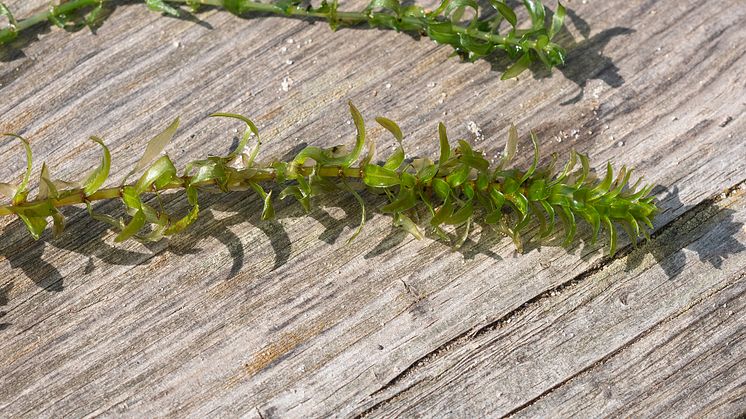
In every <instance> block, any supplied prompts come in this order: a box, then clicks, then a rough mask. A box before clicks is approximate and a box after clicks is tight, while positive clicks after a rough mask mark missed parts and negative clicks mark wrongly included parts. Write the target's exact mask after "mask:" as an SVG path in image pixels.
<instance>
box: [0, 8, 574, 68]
mask: <svg viewBox="0 0 746 419" xmlns="http://www.w3.org/2000/svg"><path fill="white" fill-rule="evenodd" d="M144 3H145V4H146V5H147V6H148V7H149V8H150V9H151V10H154V11H158V12H162V13H164V14H167V15H171V16H177V17H178V16H183V15H184V14H186V13H189V12H188V11H187V10H186V9H185V7H183V6H188V8H190V9H191V10H192V11H197V10H198V8H199V7H200V6H210V7H218V8H223V9H225V10H227V11H229V12H231V13H233V14H236V15H239V16H244V15H246V14H250V13H259V14H275V15H279V16H285V17H296V18H313V19H321V20H326V21H327V22H328V23H329V25H330V26H331V27H332V29H335V30H336V29H337V28H339V27H345V26H359V25H362V24H368V25H369V26H371V27H375V28H379V29H393V30H396V31H402V32H408V33H413V34H418V35H421V36H426V37H429V38H430V39H432V40H434V41H436V42H438V43H441V44H448V45H451V46H452V47H453V48H454V49H455V51H456V53H457V54H458V55H460V56H461V57H462V58H464V59H467V60H470V61H474V60H476V59H478V58H482V57H486V56H489V55H491V54H492V53H493V52H495V51H497V50H501V51H504V52H505V53H506V54H507V55H508V57H509V58H510V59H512V60H514V64H513V65H512V66H511V67H510V68H508V69H507V70H506V71H505V73H504V74H503V78H511V77H515V76H517V75H518V74H520V73H521V72H522V71H524V70H525V69H526V68H528V67H529V65H530V64H531V62H532V61H537V60H538V61H540V62H542V63H543V64H544V65H545V66H546V67H548V68H551V67H553V66H557V65H560V64H563V63H564V59H565V51H564V49H563V48H562V47H561V46H559V45H557V44H555V43H553V42H551V40H552V38H554V36H555V35H556V34H557V32H558V31H559V30H560V28H561V27H562V25H563V21H564V17H565V13H566V11H565V8H564V7H563V6H562V4H558V6H557V10H556V12H555V14H554V16H553V18H552V19H551V22H549V23H547V20H548V19H547V18H546V11H545V8H544V6H543V5H542V3H541V1H539V0H524V1H523V3H524V6H525V7H526V9H527V10H528V14H529V16H530V18H531V26H530V27H529V28H527V29H518V28H517V24H518V22H517V18H516V13H515V12H514V11H513V9H512V8H510V7H509V6H508V5H507V4H506V3H505V2H504V1H503V0H490V5H491V7H492V13H494V14H493V15H490V14H489V13H488V14H486V15H485V14H484V13H482V16H480V11H482V12H484V11H483V10H481V7H482V6H480V5H479V4H478V3H477V2H476V0H442V3H441V4H440V5H439V6H438V7H437V8H436V9H435V10H434V11H429V10H425V9H423V8H422V7H419V6H415V5H411V6H404V5H402V4H400V3H399V0H372V1H371V3H370V4H369V5H368V7H366V8H365V9H363V10H362V11H339V10H337V7H338V3H337V0H333V1H332V2H328V1H327V0H322V2H321V4H320V5H319V6H318V7H312V6H310V5H308V4H306V3H304V2H303V1H302V0H275V1H272V2H268V3H262V2H256V1H248V0H144ZM174 6H176V7H174ZM104 7H109V4H108V3H107V2H106V1H104V0H71V1H69V2H66V3H62V4H61V5H59V6H50V7H49V8H47V9H46V10H43V11H41V12H38V13H36V14H34V15H32V16H30V17H28V18H25V19H21V20H16V18H15V17H14V16H13V14H12V12H11V11H10V9H9V8H8V7H6V6H5V5H3V4H2V3H0V15H6V16H7V18H8V19H9V23H10V24H9V26H8V27H7V28H5V29H2V30H0V45H2V44H5V43H8V42H10V41H11V40H13V39H14V38H15V37H16V36H17V35H18V34H19V33H21V32H23V31H25V30H27V29H29V28H31V27H32V26H35V25H39V24H42V23H44V22H51V23H53V24H54V25H56V26H59V27H61V28H79V27H81V26H83V25H87V26H90V27H95V26H97V25H98V24H100V20H101V19H100V16H101V15H102V11H103V10H104ZM469 11H473V17H470V18H469V19H464V16H465V14H468V13H469ZM84 12H87V13H85V14H84ZM80 16H82V17H80ZM484 16H486V17H484ZM505 21H507V22H508V25H509V30H507V31H506V32H503V33H502V34H501V33H499V32H500V26H501V23H502V22H505Z"/></svg>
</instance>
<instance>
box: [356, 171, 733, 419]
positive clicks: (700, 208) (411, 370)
mask: <svg viewBox="0 0 746 419" xmlns="http://www.w3.org/2000/svg"><path fill="white" fill-rule="evenodd" d="M745 185H746V179H743V180H741V181H740V182H738V183H736V184H735V185H733V186H731V187H729V188H726V189H725V190H724V191H722V192H721V193H718V194H715V195H713V196H711V197H710V198H708V199H705V200H703V201H702V202H700V203H699V204H697V205H694V206H693V207H691V208H689V209H688V210H686V211H684V212H683V213H682V214H680V215H679V216H677V217H675V218H674V219H672V220H671V221H669V222H668V223H667V224H665V225H664V226H661V227H660V228H659V229H658V230H657V231H655V232H654V233H653V234H651V236H650V242H653V241H655V240H656V239H657V238H658V237H660V236H661V235H663V234H665V233H666V232H667V231H669V230H671V229H675V228H677V227H679V226H681V225H684V224H686V223H687V222H688V221H689V220H691V219H693V218H696V217H697V215H698V214H700V213H702V212H706V211H708V210H709V208H711V207H712V206H713V205H715V204H717V203H718V202H720V201H722V200H724V199H726V198H729V197H730V196H732V195H733V194H734V193H735V192H736V191H738V190H740V189H741V188H743V187H744V186H745ZM682 248H683V247H682ZM635 249H636V244H632V243H629V244H627V245H626V246H624V247H623V248H621V249H619V251H618V252H617V253H616V254H615V255H614V256H613V257H609V256H604V257H603V258H601V260H599V261H598V262H597V263H595V264H593V265H591V266H590V267H589V268H588V269H587V270H585V271H583V272H581V273H579V274H578V275H576V276H575V277H573V278H571V279H569V280H567V281H565V282H563V283H561V284H559V285H557V286H555V287H553V288H551V289H549V290H546V291H544V292H542V293H539V294H537V295H535V296H534V297H532V298H530V299H528V300H526V301H525V302H524V303H523V304H521V305H519V306H518V307H516V308H514V309H513V310H511V311H509V312H508V313H506V314H505V315H503V316H501V317H500V318H498V319H497V320H495V321H492V322H490V323H488V324H486V325H484V326H482V327H480V328H478V329H476V331H475V330H467V331H465V332H463V333H461V334H459V335H458V336H456V337H454V338H453V339H450V340H448V341H447V342H445V343H443V344H442V345H440V346H438V347H437V348H435V349H434V350H432V351H430V352H428V353H427V354H425V355H423V356H422V357H420V358H418V359H417V360H416V361H414V362H413V363H411V364H410V365H409V366H408V367H407V368H405V369H404V370H403V371H402V372H400V373H399V374H397V375H396V376H395V377H394V378H392V379H391V380H389V381H388V382H387V383H386V384H384V385H383V386H382V387H381V388H379V389H378V390H376V391H375V392H373V393H372V394H371V395H370V398H375V397H376V396H377V395H380V394H381V393H384V392H386V391H387V390H389V389H391V388H393V387H395V386H396V385H397V384H399V383H400V382H401V381H402V380H404V378H405V377H407V376H411V375H414V374H416V370H417V369H418V368H420V366H422V365H425V364H428V363H430V362H432V361H434V360H436V359H438V358H440V357H442V356H443V354H445V353H446V352H451V351H453V350H454V348H455V347H461V346H463V345H465V344H466V343H467V342H469V341H471V340H474V339H476V338H478V337H480V336H482V335H484V334H486V333H489V332H491V331H494V330H496V329H498V328H500V327H502V326H503V325H505V324H506V323H509V322H510V321H511V320H512V319H513V318H515V317H517V316H520V315H521V314H522V313H524V312H525V311H526V310H528V309H529V308H530V307H531V306H533V305H534V304H537V303H538V302H539V301H541V300H543V299H544V298H546V297H553V296H556V295H557V294H559V293H560V292H562V291H564V290H565V289H567V288H570V287H572V286H575V285H577V284H578V283H580V282H582V281H583V280H585V279H587V278H589V277H591V276H593V275H594V274H596V273H598V272H600V271H602V270H603V269H604V268H605V267H606V266H608V265H609V264H610V263H612V262H614V261H615V260H618V259H622V258H625V257H627V256H628V255H629V254H630V253H632V251H633V250H635ZM743 277H744V275H741V277H739V280H740V278H743ZM730 285H732V284H731V283H729V284H727V285H726V286H725V287H723V288H719V289H718V290H717V291H714V292H712V293H710V294H708V295H707V296H705V297H702V298H701V299H698V300H696V301H695V302H693V303H692V304H691V305H690V306H689V307H687V308H686V309H684V310H683V311H681V312H679V313H677V314H675V315H672V316H669V317H667V318H666V319H664V320H662V321H661V322H658V323H656V324H654V325H653V326H651V327H650V328H648V329H646V330H644V331H643V332H641V333H640V334H638V335H637V336H635V337H634V338H632V339H631V340H629V341H628V342H627V343H625V344H624V345H622V346H620V347H619V348H617V349H616V350H614V351H613V352H610V353H609V354H607V355H606V356H604V357H603V358H601V359H600V360H599V361H597V362H595V363H593V364H591V365H589V366H587V367H586V368H583V369H582V370H580V371H578V372H577V373H575V374H573V375H572V376H570V377H568V378H567V379H565V380H563V381H562V382H560V383H558V384H556V385H554V386H552V387H550V388H549V389H547V390H545V391H544V392H542V393H541V394H540V395H538V396H537V397H535V398H533V399H531V400H529V401H527V402H526V403H524V404H522V405H520V406H518V407H517V408H515V409H513V410H511V411H510V412H508V413H507V414H506V415H505V416H511V415H513V414H515V413H517V412H519V411H520V410H522V409H525V408H527V407H529V406H530V405H531V404H533V403H535V402H537V401H538V400H540V399H541V398H542V397H544V396H546V395H548V394H550V393H551V392H552V391H554V390H556V389H557V388H560V387H561V386H563V385H564V384H565V383H567V382H569V381H571V380H572V379H574V378H575V377H577V376H579V375H581V374H583V373H584V372H587V371H589V370H591V369H593V368H595V367H596V366H598V365H599V364H603V363H604V362H606V361H608V360H609V359H611V358H613V357H614V356H616V355H618V354H619V353H621V352H622V351H624V349H625V348H628V347H630V346H631V345H634V344H635V343H636V342H638V341H639V340H640V339H642V338H644V337H645V336H647V335H648V334H649V333H651V332H652V330H653V329H655V328H656V327H657V326H658V325H660V324H663V323H666V322H669V321H671V320H673V319H675V318H676V317H678V316H680V315H682V314H684V313H686V312H687V311H688V310H689V309H691V308H692V307H693V306H695V305H696V304H698V303H699V302H701V301H702V300H704V299H706V298H709V297H710V296H712V295H714V294H716V293H718V292H720V291H722V289H724V288H726V287H728V286H730ZM419 381H420V380H417V381H415V382H413V383H410V384H409V385H407V386H405V387H404V388H402V389H398V390H396V391H395V392H394V393H393V394H392V395H391V396H389V397H387V398H385V399H383V400H381V401H379V402H377V403H375V404H374V405H373V406H371V407H369V408H368V409H366V410H364V411H363V412H362V413H360V414H359V415H358V416H356V417H357V418H362V417H366V416H368V415H369V414H370V413H372V412H374V411H375V410H377V409H379V408H380V407H381V406H383V405H385V404H387V403H389V402H390V401H391V400H393V399H394V398H396V397H397V396H399V395H400V394H402V393H403V392H405V391H407V390H408V389H409V388H411V387H413V386H414V385H416V384H417V383H418V382H419Z"/></svg>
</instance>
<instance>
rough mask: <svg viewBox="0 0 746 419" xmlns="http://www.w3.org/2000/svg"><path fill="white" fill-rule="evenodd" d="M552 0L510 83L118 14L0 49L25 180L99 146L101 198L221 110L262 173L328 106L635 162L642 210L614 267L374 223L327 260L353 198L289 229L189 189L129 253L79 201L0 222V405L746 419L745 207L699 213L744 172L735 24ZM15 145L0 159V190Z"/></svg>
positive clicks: (223, 127) (311, 136) (420, 141)
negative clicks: (108, 174)
mask: <svg viewBox="0 0 746 419" xmlns="http://www.w3.org/2000/svg"><path fill="white" fill-rule="evenodd" d="M9 5H10V6H11V7H12V8H18V10H19V15H26V14H28V13H30V12H32V11H34V10H38V9H39V8H40V7H45V6H44V5H45V2H41V1H39V2H37V1H34V2H9ZM567 5H568V6H569V8H570V9H572V11H573V13H571V14H570V16H571V17H572V19H570V22H569V24H568V31H567V32H564V33H563V34H562V37H563V39H564V43H565V44H566V45H570V44H572V45H573V47H572V48H571V52H570V55H569V57H568V61H569V63H568V65H567V66H566V67H565V68H563V69H561V70H557V71H555V72H553V74H552V75H551V77H546V76H547V75H546V74H544V73H542V72H541V71H540V70H539V71H538V72H537V73H535V75H534V76H532V75H528V76H522V77H521V78H520V80H518V81H507V82H501V81H500V80H498V79H499V73H497V72H495V71H493V67H495V68H499V67H500V66H501V65H500V63H494V64H491V63H489V62H484V61H483V62H478V63H474V64H467V63H461V62H459V61H458V60H456V59H453V58H449V54H450V51H449V50H448V48H446V47H438V46H437V45H434V44H433V43H431V42H429V41H425V40H421V41H417V40H415V39H412V38H411V37H408V36H406V35H403V34H396V33H388V32H382V31H374V30H367V29H366V30H358V29H343V30H340V31H339V32H337V33H332V32H331V31H330V30H329V29H328V28H327V27H326V26H325V25H320V24H310V23H309V22H305V21H291V20H287V19H283V18H264V17H263V18H256V19H239V18H236V17H233V16H230V15H229V14H227V13H225V12H220V11H217V10H211V11H205V12H203V13H201V14H200V15H199V18H200V22H192V21H187V20H176V19H169V18H164V17H160V16H157V15H155V14H153V13H149V12H147V10H146V9H145V8H144V7H143V6H141V5H125V6H120V7H118V8H117V9H116V11H115V12H114V13H113V14H112V15H111V17H110V18H109V19H108V20H107V21H106V23H105V24H104V25H103V26H102V27H101V28H100V29H99V30H98V32H97V34H96V35H92V34H90V33H88V32H86V31H81V32H77V33H73V34H70V33H65V32H61V31H59V30H51V31H48V33H41V34H39V39H38V40H36V41H34V42H31V43H29V44H28V45H26V46H24V47H23V48H22V49H21V53H18V52H16V53H10V54H5V55H4V56H3V57H2V58H1V59H2V60H3V62H0V83H1V84H2V86H0V97H2V100H1V101H0V114H1V115H2V118H1V120H0V131H3V132H5V131H15V132H18V133H21V134H23V135H25V136H27V137H28V138H30V139H31V141H32V146H33V148H34V151H35V153H36V158H37V161H36V163H35V165H34V168H35V173H38V171H39V169H40V167H41V162H42V161H46V162H47V164H48V166H49V167H50V169H51V171H52V173H53V174H55V176H60V177H63V178H65V177H67V178H70V177H73V176H74V175H76V174H80V173H82V172H83V171H84V170H85V169H87V168H88V167H90V166H92V165H93V164H95V163H94V162H95V161H96V159H97V157H96V153H97V152H98V151H97V150H96V149H95V148H93V147H91V146H90V145H89V143H88V141H87V140H86V138H87V137H88V136H89V135H94V134H95V135H100V136H102V137H104V138H105V140H106V141H107V144H109V145H110V147H111V149H112V154H113V156H114V159H115V160H114V167H113V168H112V180H111V182H112V184H113V183H114V182H117V181H119V180H120V179H121V178H122V177H123V176H124V174H125V173H126V172H127V171H128V170H129V168H130V167H131V166H132V164H133V163H134V162H135V161H136V160H137V158H138V157H139V153H140V150H142V149H143V147H144V144H145V142H146V141H147V139H148V138H149V137H150V136H152V135H153V134H155V133H156V132H158V130H160V129H162V128H163V127H165V126H166V125H167V124H168V123H169V122H170V121H171V120H172V118H173V117H175V116H177V115H180V116H181V118H182V119H181V120H182V128H181V129H180V131H179V134H177V140H176V141H175V142H174V143H173V144H172V145H170V146H169V148H168V149H167V151H168V152H169V154H170V155H171V156H172V157H174V158H175V160H176V161H177V163H183V162H186V161H189V160H191V159H195V158H199V157H202V156H204V155H205V154H207V153H210V152H215V153H217V152H225V150H227V149H228V147H229V145H230V144H231V142H232V140H233V137H234V136H235V135H236V134H235V133H234V131H233V129H234V128H238V126H236V125H234V124H231V123H228V122H226V121H219V120H208V119H206V115H207V114H209V113H210V112H214V111H217V110H225V111H235V112H239V113H243V114H246V115H248V116H251V117H252V118H255V119H256V120H257V122H258V123H259V125H260V131H261V133H262V136H263V137H264V140H265V146H264V149H263V153H264V154H263V155H264V156H265V158H267V159H268V158H270V157H279V156H282V155H284V154H286V153H288V152H290V151H291V150H293V149H296V150H297V145H298V144H300V143H309V144H311V143H312V144H319V145H333V144H337V143H340V142H350V141H351V138H352V135H353V128H352V127H351V126H350V125H348V124H347V122H348V119H349V117H348V115H346V109H345V108H346V103H345V101H346V100H348V99H350V100H353V101H354V102H355V104H356V105H357V106H358V108H359V109H360V110H361V111H362V112H363V114H364V115H365V116H366V118H367V121H369V122H372V118H373V117H374V116H376V115H386V116H388V117H389V118H392V119H395V120H397V121H398V122H400V123H401V125H402V128H403V129H404V131H405V132H407V133H408V134H409V136H408V137H407V139H406V140H405V145H406V146H407V148H408V150H409V153H410V155H417V154H421V155H432V154H435V152H436V150H437V141H436V136H435V127H436V124H437V122H438V121H440V120H442V121H444V122H445V123H446V124H447V125H448V126H449V128H450V132H452V134H453V137H454V138H457V137H458V136H464V137H467V138H469V139H473V140H475V141H476V142H477V144H478V146H480V147H481V148H483V149H485V150H487V151H488V152H489V155H490V156H494V155H495V154H496V153H497V152H498V151H499V150H501V148H502V146H503V139H504V138H505V133H506V131H507V127H508V125H509V124H510V122H514V123H516V125H518V127H519V129H520V130H521V131H522V132H524V133H525V132H527V131H528V130H529V129H533V130H535V131H536V132H537V134H538V135H539V138H540V139H541V140H542V148H543V150H544V151H545V152H547V153H548V152H553V151H556V152H558V153H560V154H561V155H562V156H567V154H568V153H569V150H570V149H573V148H574V149H577V150H580V151H582V152H586V153H588V154H590V155H591V157H592V158H593V161H594V162H595V165H596V167H597V168H600V167H602V164H604V162H605V161H606V160H613V161H615V162H618V164H620V165H621V164H632V165H634V166H635V167H636V168H637V170H638V174H640V175H644V176H645V178H646V179H647V180H648V181H649V182H653V183H655V184H657V185H660V186H661V187H660V188H659V189H658V190H659V197H660V206H661V207H662V208H663V213H662V214H661V215H660V216H659V217H658V219H657V220H656V229H657V230H658V231H659V235H658V236H657V237H656V238H655V239H654V240H653V241H652V242H651V243H650V244H649V245H647V246H645V247H642V248H641V249H640V250H625V251H623V252H621V253H620V254H619V255H618V256H617V257H616V258H615V259H612V260H610V259H608V258H605V257H603V253H602V251H601V250H600V248H601V245H599V244H597V245H590V244H588V243H583V242H581V243H580V244H577V245H575V246H574V247H572V248H570V249H569V250H564V249H561V248H558V247H552V246H545V247H541V248H530V249H527V251H526V252H525V253H524V254H516V253H515V252H514V250H513V248H512V245H511V243H510V242H509V240H503V239H500V238H495V237H493V236H492V235H488V234H485V235H483V236H480V235H479V234H476V235H475V236H474V240H473V241H471V242H469V243H467V245H466V246H465V247H464V248H463V249H461V250H460V251H459V252H453V251H451V250H450V248H449V247H448V246H447V245H446V244H444V243H441V242H437V241H434V240H431V239H427V240H423V241H419V242H418V241H416V240H413V239H411V238H408V237H405V236H404V235H402V234H399V233H396V232H392V231H391V229H390V219H388V218H387V217H386V216H383V215H380V214H376V215H375V216H374V217H373V219H372V220H371V221H370V222H369V223H368V224H367V225H366V228H365V229H364V230H363V233H362V234H361V235H360V236H359V237H358V239H357V240H356V241H355V242H354V243H353V244H352V245H345V244H344V242H345V240H346V239H347V238H348V237H349V236H350V235H351V234H352V231H353V230H354V228H355V226H356V223H357V221H358V218H359V209H357V208H356V205H355V201H354V200H353V199H352V198H351V197H335V198H329V199H327V200H322V201H321V202H319V204H320V205H322V206H323V207H324V209H319V210H316V211H314V212H313V213H312V214H311V215H310V216H306V215H304V214H303V213H302V211H301V210H300V208H298V207H297V205H295V204H290V203H283V204H279V205H278V207H277V212H278V220H277V221H273V222H262V221H260V220H259V214H258V213H259V211H260V208H261V205H260V203H259V200H258V199H257V198H256V197H255V196H252V195H248V194H243V193H233V194H230V195H228V196H223V197H210V198H208V199H207V200H206V201H205V205H204V207H205V208H206V210H205V212H204V213H203V214H202V216H201V218H200V220H199V221H198V222H197V223H196V224H195V225H194V226H192V227H191V228H190V230H189V232H188V233H185V234H184V235H183V236H181V237H176V238H174V239H172V240H171V241H169V242H162V243H158V244H155V245H152V246H149V247H147V248H146V247H144V246H142V245H139V244H131V243H126V244H122V245H114V244H113V240H112V239H113V236H112V234H111V233H110V232H108V231H107V230H106V229H105V228H104V227H103V226H102V225H100V224H99V223H96V222H93V221H90V220H89V219H88V218H87V216H86V215H85V214H84V210H82V209H74V210H71V211H69V215H70V217H71V218H70V221H69V226H68V230H67V232H66V233H65V234H64V235H63V236H62V237H61V238H59V239H56V240H54V239H51V237H50V236H45V237H44V238H43V240H41V241H38V242H34V241H33V240H32V239H31V238H30V237H28V235H27V234H26V233H25V231H24V230H23V228H22V226H21V224H20V223H19V222H18V221H12V220H9V219H6V220H2V221H0V228H2V236H0V237H2V239H1V240H0V254H1V255H2V259H0V290H2V294H0V303H1V304H2V305H3V306H2V308H1V310H2V311H3V312H4V315H3V316H2V317H0V323H2V325H3V326H2V330H0V334H1V335H2V336H3V339H2V342H0V388H2V392H0V416H63V415H74V416H82V415H98V414H106V415H125V414H126V415H137V416H151V415H163V414H170V415H174V416H176V415H178V416H181V415H185V414H190V415H193V416H202V415H206V414H209V415H220V414H222V415H233V414H242V415H256V416H262V417H265V418H266V417H271V416H324V415H337V416H352V415H358V414H363V413H370V414H372V415H382V416H389V415H390V414H392V413H394V412H403V413H404V414H405V415H415V414H419V415H437V416H443V415H447V414H448V413H449V412H451V413H461V414H475V413H476V414H491V415H501V414H508V413H511V412H512V413H519V414H522V415H541V414H550V413H551V414H564V415H568V416H569V415H573V414H576V415H583V416H590V415H598V414H603V413H627V412H629V413H630V414H635V415H637V414H655V413H656V412H657V413H663V412H665V413H667V414H670V415H678V414H697V413H701V414H708V413H709V414H711V415H733V414H738V413H742V412H744V411H746V401H745V400H744V395H743V389H744V384H743V377H744V376H746V373H745V372H746V367H744V350H743V349H742V348H743V336H744V328H743V324H744V321H743V316H744V309H743V286H744V285H743V284H744V281H743V275H744V266H746V263H744V253H745V252H744V246H743V243H744V242H746V237H744V236H745V234H744V227H743V220H744V218H745V215H744V199H743V195H742V192H738V191H735V192H732V196H731V197H729V198H722V199H721V198H718V200H715V199H714V198H715V197H717V196H719V195H720V193H721V192H722V191H724V190H727V189H731V188H732V187H734V185H738V184H740V183H742V182H743V181H744V180H745V179H746V176H744V173H746V159H744V157H743V156H746V138H744V134H743V133H744V132H745V131H746V130H745V128H746V120H744V118H743V115H744V108H745V107H746V99H744V98H745V95H744V93H745V88H746V80H745V78H744V76H745V75H746V71H744V70H743V69H744V68H746V55H745V54H744V47H743V46H744V45H746V32H744V31H743V30H741V28H742V27H743V26H744V24H746V7H744V6H743V5H742V4H741V3H740V2H739V1H738V0H731V1H716V2H674V1H663V2H619V1H612V2H589V3H583V2H568V4H567ZM359 6H361V3H359V2H356V3H353V4H350V5H345V6H343V7H344V8H346V7H349V8H350V9H354V8H356V7H359ZM291 40H292V42H291ZM290 80H292V82H291V81H290ZM283 82H284V83H285V84H284V86H285V87H287V89H284V88H283ZM285 90H287V91H285ZM469 121H474V122H475V123H477V124H478V125H479V126H480V128H481V130H482V132H483V133H484V139H482V140H478V139H474V135H473V134H472V133H471V132H470V131H469V130H468V129H467V127H466V124H467V123H468V122H469ZM726 121H728V122H727V123H726ZM370 134H371V136H372V137H374V138H376V139H377V140H378V144H379V149H380V150H381V154H382V155H385V154H386V153H388V152H390V150H392V148H393V141H390V139H389V138H388V137H386V136H385V135H384V133H383V132H382V130H381V129H380V128H375V127H373V126H372V125H371V126H370ZM528 146H529V142H528V140H527V138H525V137H524V141H523V142H522V147H521V150H523V151H527V150H529V148H528ZM524 154H527V153H524ZM20 155H21V151H20V150H19V149H18V148H17V147H15V146H14V145H12V144H11V143H9V142H7V143H3V144H2V145H1V146H0V158H2V161H3V162H4V163H5V164H4V165H3V166H2V167H0V179H2V180H7V179H12V178H14V177H17V176H18V173H20V171H21V169H22V166H23V161H22V160H21V157H20ZM527 159H528V158H527V157H525V158H524V161H525V160H527ZM368 198H370V199H375V198H373V197H368ZM168 205H170V206H171V205H173V206H182V207H183V205H184V202H183V200H181V199H175V200H174V202H172V203H169V204H168ZM103 209H106V210H110V211H117V209H116V206H115V205H107V206H105V208H103ZM586 237H587V235H586ZM723 304H725V305H726V307H722V305H723ZM713 305H717V307H718V308H717V309H715V308H713ZM571 335H572V336H571ZM599 383H602V384H599ZM682 395H685V396H682ZM679 397H686V403H682V402H681V400H682V399H678V398H679ZM561 408H562V409H564V410H560V409H561ZM660 409H665V411H662V410H660ZM648 412H651V413H648ZM668 412H670V413H668Z"/></svg>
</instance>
